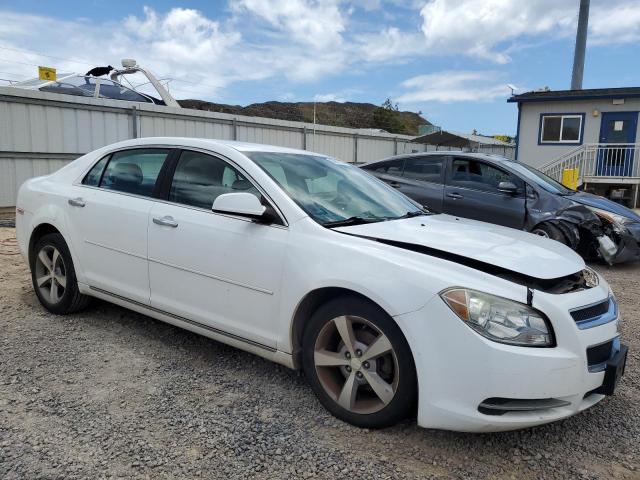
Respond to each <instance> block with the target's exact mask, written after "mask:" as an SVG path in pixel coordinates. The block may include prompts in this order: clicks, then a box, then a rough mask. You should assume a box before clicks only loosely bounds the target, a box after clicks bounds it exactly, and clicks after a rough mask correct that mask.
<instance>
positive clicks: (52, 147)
mask: <svg viewBox="0 0 640 480" xmlns="http://www.w3.org/2000/svg"><path fill="white" fill-rule="evenodd" d="M133 107H135V108H136V110H135V111H134V110H133ZM314 132H315V133H314ZM136 136H137V137H148V136H185V137H202V138H216V139H226V140H239V141H246V142H254V143H264V144H269V145H280V146H286V147H293V148H299V149H306V150H311V151H315V152H318V153H324V154H328V155H331V156H334V157H336V158H339V159H341V160H344V161H346V162H357V163H363V162H369V161H372V160H376V159H380V158H384V157H388V156H391V155H393V154H394V153H396V152H397V153H399V154H400V153H410V152H412V151H425V149H426V147H425V146H424V145H420V144H413V143H410V140H411V139H412V137H409V136H406V135H392V134H388V133H370V134H369V133H367V134H362V133H360V132H358V131H356V130H353V129H348V128H340V127H331V126H324V125H316V126H315V128H314V126H313V125H312V124H308V123H301V122H290V121H284V120H274V119H268V118H259V117H246V116H238V115H229V114H224V113H216V112H205V111H200V110H188V109H178V108H169V107H163V106H157V105H149V104H137V103H131V102H126V103H125V102H121V101H117V100H105V99H93V98H79V97H78V98H77V97H72V96H68V95H60V94H55V93H48V92H39V91H29V90H18V89H15V88H8V87H0V207H3V206H12V205H14V204H15V198H16V194H17V189H18V188H19V186H20V185H21V184H22V182H24V181H25V180H26V179H28V178H31V177H33V176H37V175H46V174H48V173H51V172H53V171H55V170H57V169H58V168H60V167H62V166H63V165H64V164H65V163H67V162H70V161H72V160H74V159H75V158H77V157H79V156H81V155H83V154H85V153H87V152H90V151H92V150H95V149H96V148H99V147H102V146H104V145H108V144H110V143H114V142H117V141H120V140H125V139H128V138H134V137H136Z"/></svg>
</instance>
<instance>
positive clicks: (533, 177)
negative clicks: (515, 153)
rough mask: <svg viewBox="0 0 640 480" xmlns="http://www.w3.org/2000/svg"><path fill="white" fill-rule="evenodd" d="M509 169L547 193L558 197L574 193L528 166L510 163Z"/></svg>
mask: <svg viewBox="0 0 640 480" xmlns="http://www.w3.org/2000/svg"><path fill="white" fill-rule="evenodd" d="M509 168H511V170H514V171H515V172H516V173H519V174H520V175H522V176H523V177H524V178H525V179H526V180H528V181H529V182H530V183H535V184H536V185H538V186H539V187H541V188H543V189H545V190H546V191H547V192H550V193H557V194H559V195H570V194H572V193H574V191H573V190H571V189H569V188H567V187H565V186H564V185H562V184H561V183H559V182H556V181H555V180H554V179H553V178H551V177H548V176H547V175H545V174H544V173H542V172H541V171H539V170H536V169H535V168H532V167H529V166H528V165H524V164H522V163H516V162H511V163H509Z"/></svg>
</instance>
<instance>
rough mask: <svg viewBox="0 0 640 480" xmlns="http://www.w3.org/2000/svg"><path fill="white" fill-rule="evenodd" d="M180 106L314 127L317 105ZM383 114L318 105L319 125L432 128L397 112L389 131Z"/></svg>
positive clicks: (409, 131)
mask: <svg viewBox="0 0 640 480" xmlns="http://www.w3.org/2000/svg"><path fill="white" fill-rule="evenodd" d="M179 102H180V105H181V106H182V107H184V108H193V109H196V110H208V111H212V112H222V113H231V114H235V115H248V116H254V117H265V118H275V119H278V120H291V121H295V122H308V123H313V102H298V103H288V102H264V103H253V104H251V105H248V106H246V107H241V106H239V105H225V104H221V103H211V102H205V101H203V100H179ZM380 110H383V109H382V107H379V106H377V105H373V104H372V103H355V102H344V103H339V102H324V103H322V102H318V103H316V123H318V124H321V125H332V126H335V127H348V128H382V129H385V130H387V131H390V130H396V131H391V133H403V134H406V135H418V126H419V125H425V124H426V125H430V123H429V122H428V121H427V120H425V119H424V118H422V117H421V116H420V115H418V114H417V113H413V112H396V111H393V112H392V113H389V112H387V114H389V115H394V116H397V118H398V121H397V122H396V123H394V128H392V129H390V128H389V127H387V128H385V125H381V124H380V115H374V114H375V112H376V111H378V112H380Z"/></svg>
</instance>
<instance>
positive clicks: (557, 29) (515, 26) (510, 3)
mask: <svg viewBox="0 0 640 480" xmlns="http://www.w3.org/2000/svg"><path fill="white" fill-rule="evenodd" d="M578 3H579V2H578V1H577V0H535V1H530V0H526V1H522V0H429V1H428V2H427V3H426V4H425V5H424V6H423V7H422V9H421V10H420V15H421V16H422V19H423V23H422V31H423V33H424V36H425V39H426V47H427V49H428V50H429V51H430V52H431V53H439V54H444V55H451V54H455V53H463V54H467V55H470V56H472V57H476V58H481V59H488V60H491V61H494V62H497V63H507V62H509V61H510V57H509V55H508V53H507V50H508V47H509V45H508V43H509V42H513V41H515V40H516V39H519V38H523V37H536V36H544V37H545V38H546V39H555V38H558V37H572V36H573V35H575V29H576V23H577V14H578ZM590 35H591V37H590V40H592V41H593V43H600V44H602V43H630V42H634V41H637V40H638V39H639V38H640V5H638V1H637V0H608V1H606V2H599V3H597V4H592V7H591V15H590Z"/></svg>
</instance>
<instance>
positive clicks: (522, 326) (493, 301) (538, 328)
mask: <svg viewBox="0 0 640 480" xmlns="http://www.w3.org/2000/svg"><path fill="white" fill-rule="evenodd" d="M440 296H441V297H442V299H443V300H444V301H445V303H446V304H447V305H448V306H449V308H451V310H453V312H454V313H455V314H456V315H457V316H458V317H460V319H462V320H463V321H464V322H465V323H466V324H467V325H469V326H470V327H471V328H473V329H474V330H475V331H476V332H478V333H479V334H480V335H482V336H483V337H486V338H488V339H489V340H493V341H494V342H499V343H506V344H508V345H520V346H524V347H552V346H553V344H554V341H553V333H552V329H551V326H550V325H549V323H548V321H547V320H546V319H545V317H544V315H542V314H541V313H540V312H538V311H537V310H534V309H533V308H531V307H528V306H527V305H524V304H522V303H518V302H514V301H512V300H507V299H506V298H501V297H496V296H494V295H489V294H488V293H482V292H478V291H475V290H469V289H466V288H451V289H448V290H445V291H443V292H442V293H441V294H440Z"/></svg>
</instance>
